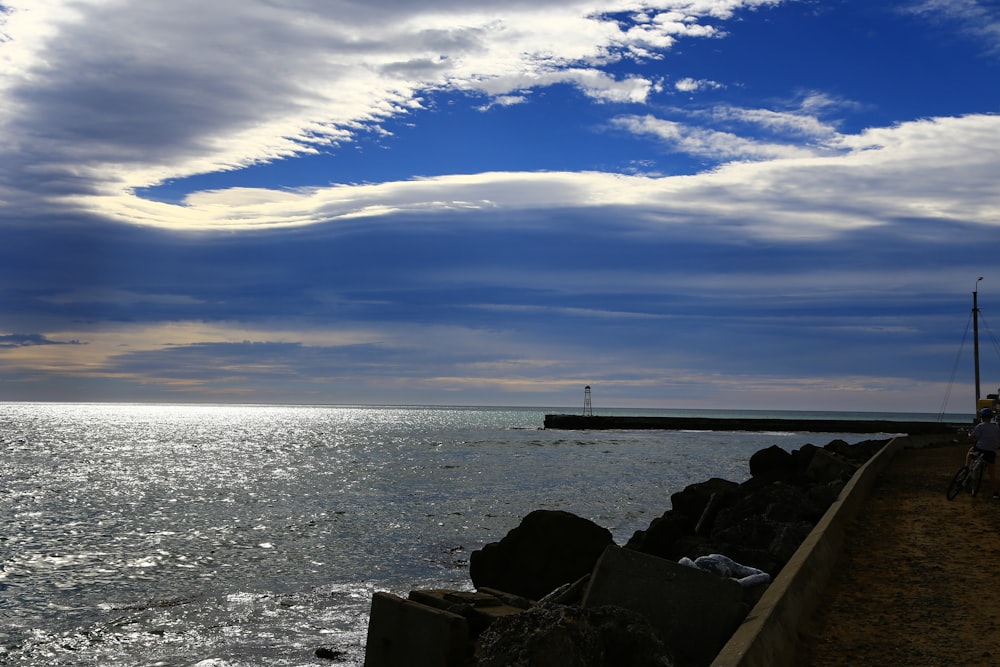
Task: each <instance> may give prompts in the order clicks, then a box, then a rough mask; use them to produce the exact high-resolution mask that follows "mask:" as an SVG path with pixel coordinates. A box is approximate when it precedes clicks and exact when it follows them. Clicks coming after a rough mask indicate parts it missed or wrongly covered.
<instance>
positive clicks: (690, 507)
mask: <svg viewBox="0 0 1000 667" xmlns="http://www.w3.org/2000/svg"><path fill="white" fill-rule="evenodd" d="M739 488H740V485H739V484H737V483H736V482H730V481H729V480H727V479H721V478H719V477H713V478H712V479H710V480H708V481H707V482H699V483H697V484H690V485H688V486H686V487H685V488H684V490H683V491H678V492H677V493H674V494H671V496H670V506H671V507H672V508H673V510H674V511H675V512H677V513H678V514H682V515H684V516H686V517H688V518H689V519H690V520H691V521H692V523H693V525H697V523H698V520H699V519H701V515H702V514H703V513H704V512H705V508H706V507H707V506H708V503H709V501H711V500H712V497H713V496H715V497H716V498H717V499H718V498H726V497H728V496H729V495H730V494H732V493H735V492H738V491H739Z"/></svg>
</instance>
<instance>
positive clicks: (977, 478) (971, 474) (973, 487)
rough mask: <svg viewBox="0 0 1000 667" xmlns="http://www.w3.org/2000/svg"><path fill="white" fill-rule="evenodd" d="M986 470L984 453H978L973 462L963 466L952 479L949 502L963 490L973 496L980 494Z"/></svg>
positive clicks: (948, 492)
mask: <svg viewBox="0 0 1000 667" xmlns="http://www.w3.org/2000/svg"><path fill="white" fill-rule="evenodd" d="M985 468H986V459H985V458H984V457H983V453H982V452H980V451H977V452H976V454H975V456H973V457H972V461H971V462H970V463H969V464H968V465H964V466H962V467H961V468H960V469H959V471H958V472H956V473H955V476H954V477H953V478H952V480H951V483H950V484H949V485H948V491H947V496H948V500H954V499H955V496H957V495H958V494H959V493H961V492H962V491H963V490H964V491H968V492H969V493H970V494H972V495H973V496H975V495H976V494H977V493H979V487H980V486H981V485H982V482H983V470H984V469H985Z"/></svg>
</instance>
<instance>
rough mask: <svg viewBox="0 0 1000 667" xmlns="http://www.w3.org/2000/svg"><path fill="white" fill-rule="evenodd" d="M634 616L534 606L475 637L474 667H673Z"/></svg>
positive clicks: (650, 631) (610, 610)
mask: <svg viewBox="0 0 1000 667" xmlns="http://www.w3.org/2000/svg"><path fill="white" fill-rule="evenodd" d="M673 664H674V663H673V661H672V660H671V658H670V656H669V654H668V653H667V651H666V649H665V648H664V646H663V643H662V642H661V641H660V640H659V639H658V637H657V636H656V634H655V632H654V631H653V629H652V628H651V627H650V625H649V624H648V623H647V622H646V620H645V619H644V618H643V617H642V616H641V615H639V614H637V613H635V612H632V611H628V610H626V609H621V608H617V607H611V606H603V607H596V608H592V609H581V608H579V607H567V606H563V605H548V606H539V607H536V608H534V609H531V610H530V611H526V612H524V613H523V614H518V615H517V616H512V617H509V618H503V619H499V620H497V621H496V622H495V623H494V624H493V625H491V626H490V628H489V629H488V630H486V632H484V633H483V635H482V637H480V640H479V644H478V646H477V648H476V665H477V666H478V667H551V666H553V665H559V666H560V667H672V666H673Z"/></svg>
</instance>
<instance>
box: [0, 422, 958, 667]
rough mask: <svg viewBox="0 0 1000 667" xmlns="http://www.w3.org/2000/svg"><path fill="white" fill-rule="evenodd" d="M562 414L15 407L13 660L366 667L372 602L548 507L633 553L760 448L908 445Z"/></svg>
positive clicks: (1, 551)
mask: <svg viewBox="0 0 1000 667" xmlns="http://www.w3.org/2000/svg"><path fill="white" fill-rule="evenodd" d="M554 412H560V413H566V412H574V410H572V409H567V408H499V407H498V408H469V407H421V406H412V407H366V406H224V405H197V406H196V405H128V404H65V403H0V456H2V458H3V466H2V467H0V516H2V517H3V519H2V521H3V526H4V528H3V531H2V534H0V664H2V665H17V666H18V667H21V666H25V667H33V666H38V667H41V666H43V665H44V666H45V667H51V666H52V665H74V666H86V665H94V666H98V665H99V666H101V667H114V666H121V667H126V666H127V667H136V666H140V665H142V666H159V665H169V666H174V665H176V666H197V667H238V666H239V667H242V666H252V665H268V666H300V665H301V666H305V665H352V666H360V665H361V664H362V663H363V661H364V644H365V638H366V633H367V623H368V611H369V605H370V602H371V596H372V594H373V592H375V591H390V592H394V593H396V594H399V595H404V596H405V594H406V593H407V592H408V591H409V590H411V589H415V588H451V589H458V590H471V582H470V581H469V579H468V559H469V554H470V553H471V552H472V551H474V550H476V549H479V548H481V547H482V546H483V545H484V544H487V543H489V542H495V541H498V540H500V539H501V538H502V537H503V536H504V535H506V534H507V532H508V531H509V530H511V529H512V528H514V527H516V526H517V525H518V523H519V522H520V520H521V518H522V517H524V516H525V515H526V514H528V513H529V512H531V511H533V510H535V509H554V510H565V511H569V512H573V513H574V514H577V515H579V516H582V517H586V518H588V519H591V520H593V521H594V522H596V523H598V524H599V525H602V526H604V527H606V528H608V529H609V530H610V531H611V532H612V534H613V536H614V538H615V541H616V542H617V543H618V544H624V543H625V542H626V541H627V540H628V538H629V537H631V535H632V534H633V533H634V532H635V531H636V530H640V529H643V528H645V527H646V526H647V525H648V524H649V522H650V521H652V520H653V519H654V518H656V517H658V516H660V515H661V514H662V513H663V512H664V511H666V510H667V509H669V508H670V494H671V493H674V492H676V491H679V490H681V489H683V488H684V487H685V486H687V485H688V484H691V483H694V482H700V481H704V480H706V479H709V478H711V477H722V478H725V479H729V480H732V481H737V482H739V481H743V480H745V479H746V478H747V477H748V460H749V458H750V456H751V455H752V454H753V453H754V452H756V451H757V450H758V449H761V448H763V447H768V446H770V445H778V446H781V447H783V448H785V449H787V450H792V449H796V448H798V447H800V446H802V445H803V444H805V443H813V444H817V445H824V444H826V443H827V442H829V441H831V440H833V439H835V438H841V439H844V440H846V441H848V442H858V441H861V440H865V439H870V438H878V437H888V436H877V435H858V434H837V433H829V434H819V433H732V432H728V433H727V432H717V431H691V432H675V431H551V430H545V429H543V428H542V423H543V418H544V415H545V414H546V413H554ZM596 412H597V413H599V414H648V415H657V414H663V415H678V416H681V415H683V416H718V417H727V416H729V417H736V416H743V417H747V416H752V417H789V418H803V417H808V416H810V415H809V414H808V413H801V412H792V413H780V412H779V413H775V412H736V411H723V412H717V411H713V412H706V411H670V410H660V411H657V410H639V411H628V410H605V411H601V410H597V411H596ZM815 416H817V417H823V418H870V419H899V420H920V419H923V420H928V421H934V420H936V419H937V416H936V415H911V414H908V415H898V414H889V413H870V414H858V413H827V412H824V413H815ZM946 420H947V421H965V418H964V417H960V418H954V417H946ZM318 648H326V649H330V650H331V651H333V652H334V653H335V654H336V655H339V656H340V658H341V659H340V660H339V661H331V660H325V659H320V658H317V657H315V655H314V654H315V651H316V649H318Z"/></svg>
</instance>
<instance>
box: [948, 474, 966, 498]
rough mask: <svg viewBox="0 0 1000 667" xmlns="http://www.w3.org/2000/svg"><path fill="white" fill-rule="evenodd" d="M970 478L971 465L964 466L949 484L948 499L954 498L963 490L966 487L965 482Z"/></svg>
mask: <svg viewBox="0 0 1000 667" xmlns="http://www.w3.org/2000/svg"><path fill="white" fill-rule="evenodd" d="M968 478H969V466H962V467H961V469H959V471H958V472H956V473H955V476H954V477H952V479H951V484H949V485H948V494H947V495H948V500H954V499H955V496H957V495H958V494H959V493H961V492H962V489H964V488H965V483H966V481H967V480H968Z"/></svg>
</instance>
